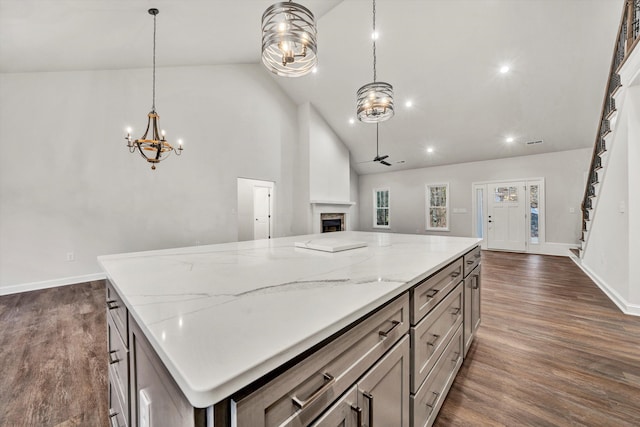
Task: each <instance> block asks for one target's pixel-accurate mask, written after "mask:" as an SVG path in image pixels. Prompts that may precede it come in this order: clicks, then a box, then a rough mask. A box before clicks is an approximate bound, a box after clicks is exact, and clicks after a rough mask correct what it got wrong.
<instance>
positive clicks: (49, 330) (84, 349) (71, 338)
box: [0, 281, 109, 427]
mask: <svg viewBox="0 0 640 427" xmlns="http://www.w3.org/2000/svg"><path fill="white" fill-rule="evenodd" d="M105 322H106V320H105V289H104V282H102V281H100V282H91V283H83V284H80V285H73V286H64V287H60V288H53V289H45V290H42V291H34V292H25V293H22V294H15V295H6V296H2V297H0V426H2V427H8V426H11V427H14V426H38V427H40V426H61V427H62V426H64V427H72V426H108V424H109V423H108V417H107V375H106V374H107V357H106V354H107V338H106V329H107V327H106V323H105Z"/></svg>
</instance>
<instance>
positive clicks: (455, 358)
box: [451, 351, 460, 364]
mask: <svg viewBox="0 0 640 427" xmlns="http://www.w3.org/2000/svg"><path fill="white" fill-rule="evenodd" d="M459 357H460V352H458V351H456V352H455V353H453V359H451V361H452V362H453V363H454V364H456V363H458V358H459Z"/></svg>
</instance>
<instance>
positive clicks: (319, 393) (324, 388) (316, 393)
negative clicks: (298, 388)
mask: <svg viewBox="0 0 640 427" xmlns="http://www.w3.org/2000/svg"><path fill="white" fill-rule="evenodd" d="M322 375H323V376H324V380H325V383H324V384H322V386H321V387H320V388H319V389H317V390H316V391H314V392H313V394H312V395H311V396H309V398H307V400H300V399H298V396H293V397H292V398H291V400H293V403H294V404H295V405H296V406H297V407H298V408H300V409H304V408H306V407H307V406H309V405H311V404H312V403H313V402H315V401H316V400H318V398H319V397H320V396H322V394H323V393H324V392H325V391H327V390H328V389H329V388H330V387H331V386H332V385H333V383H335V382H336V379H335V377H334V376H332V375H329V374H327V373H324V374H322Z"/></svg>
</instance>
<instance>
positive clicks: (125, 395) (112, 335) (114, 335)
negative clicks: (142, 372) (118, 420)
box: [107, 314, 129, 409]
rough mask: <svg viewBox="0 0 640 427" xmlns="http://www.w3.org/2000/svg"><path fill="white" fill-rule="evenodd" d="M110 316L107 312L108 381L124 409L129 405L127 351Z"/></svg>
mask: <svg viewBox="0 0 640 427" xmlns="http://www.w3.org/2000/svg"><path fill="white" fill-rule="evenodd" d="M114 323H115V322H114V320H113V318H112V316H110V315H108V314H107V340H108V342H107V349H108V351H109V353H108V356H109V357H108V360H109V381H110V383H111V384H112V385H113V386H114V387H115V389H116V392H117V393H120V400H121V402H122V403H123V406H124V409H128V407H129V351H128V350H127V348H126V347H125V345H124V342H123V341H122V338H121V337H120V334H119V333H118V331H117V330H116V327H115V326H114Z"/></svg>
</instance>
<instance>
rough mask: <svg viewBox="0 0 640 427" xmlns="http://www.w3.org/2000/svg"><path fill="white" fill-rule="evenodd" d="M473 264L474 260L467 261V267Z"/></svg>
mask: <svg viewBox="0 0 640 427" xmlns="http://www.w3.org/2000/svg"><path fill="white" fill-rule="evenodd" d="M474 262H475V261H474V260H472V259H470V260H469V261H467V265H471V264H473V263H474Z"/></svg>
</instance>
